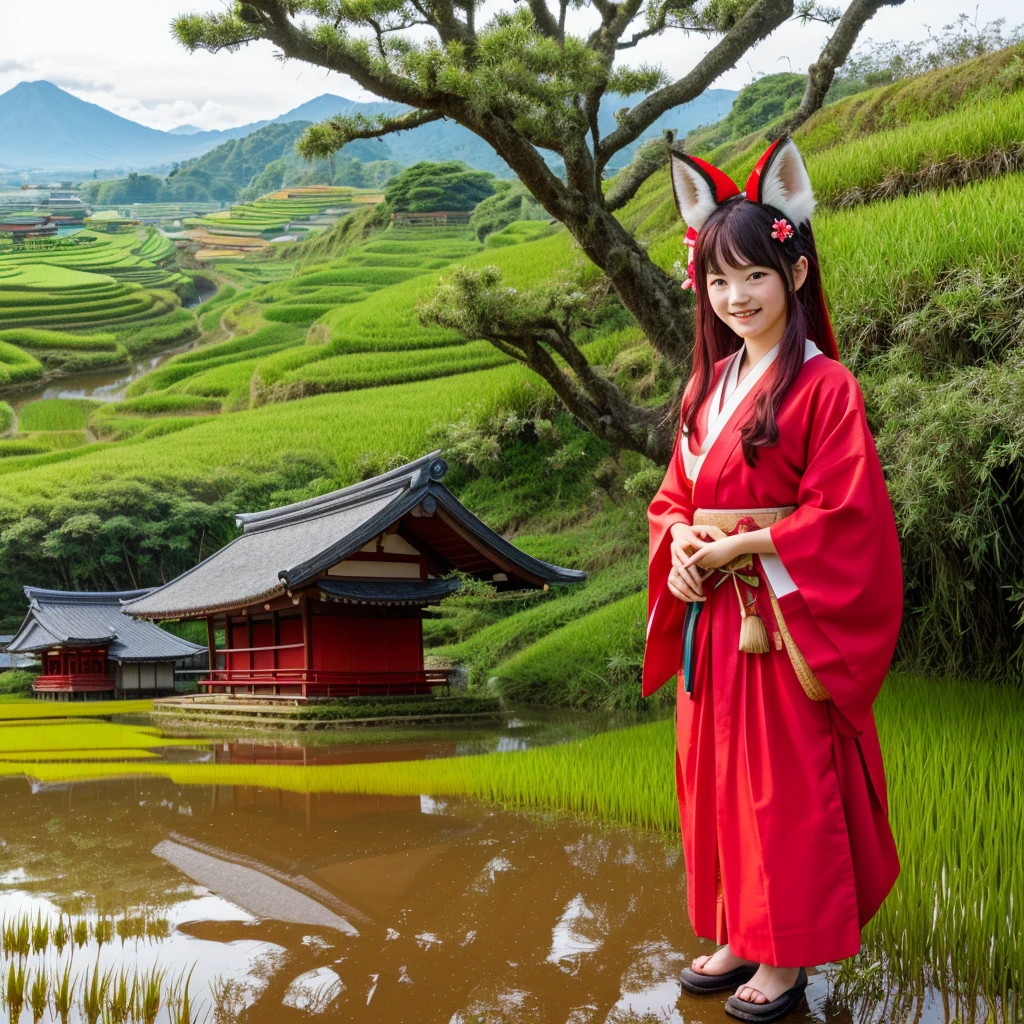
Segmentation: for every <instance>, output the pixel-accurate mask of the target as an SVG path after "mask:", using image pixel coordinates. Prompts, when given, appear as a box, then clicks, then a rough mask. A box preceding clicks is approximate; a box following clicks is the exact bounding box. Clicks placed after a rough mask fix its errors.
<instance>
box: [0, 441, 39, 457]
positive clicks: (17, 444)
mask: <svg viewBox="0 0 1024 1024" xmlns="http://www.w3.org/2000/svg"><path fill="white" fill-rule="evenodd" d="M49 450H50V449H49V448H47V446H46V445H45V444H43V443H42V442H41V441H25V440H20V439H19V440H13V441H0V459H6V458H14V457H16V456H20V455H42V454H43V453H44V452H48V451H49Z"/></svg>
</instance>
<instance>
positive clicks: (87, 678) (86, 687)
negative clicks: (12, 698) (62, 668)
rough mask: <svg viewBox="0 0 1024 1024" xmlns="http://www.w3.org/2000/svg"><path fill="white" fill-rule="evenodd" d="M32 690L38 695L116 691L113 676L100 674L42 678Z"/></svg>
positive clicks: (73, 674)
mask: <svg viewBox="0 0 1024 1024" xmlns="http://www.w3.org/2000/svg"><path fill="white" fill-rule="evenodd" d="M32 689H33V690H35V691H36V692H37V693H45V692H47V691H50V690H69V691H70V692H71V693H99V692H101V691H104V690H113V689H114V679H113V676H106V675H102V674H100V673H85V672H82V673H72V674H71V675H66V676H40V677H39V678H38V679H37V680H36V681H35V682H34V683H33V684H32Z"/></svg>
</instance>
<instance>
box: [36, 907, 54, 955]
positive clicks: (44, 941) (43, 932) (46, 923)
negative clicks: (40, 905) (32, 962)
mask: <svg viewBox="0 0 1024 1024" xmlns="http://www.w3.org/2000/svg"><path fill="white" fill-rule="evenodd" d="M49 944H50V920H49V918H47V919H45V920H44V919H43V912H42V911H41V910H40V911H39V912H38V913H37V914H36V919H35V922H34V923H33V925H32V952H33V953H41V952H42V951H43V950H44V949H46V947H47V946H48V945H49Z"/></svg>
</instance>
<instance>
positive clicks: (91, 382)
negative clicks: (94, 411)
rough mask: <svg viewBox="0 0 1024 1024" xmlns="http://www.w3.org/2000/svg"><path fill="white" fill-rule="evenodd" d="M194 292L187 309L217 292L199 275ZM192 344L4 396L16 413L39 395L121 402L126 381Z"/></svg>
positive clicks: (62, 377) (212, 284)
mask: <svg viewBox="0 0 1024 1024" xmlns="http://www.w3.org/2000/svg"><path fill="white" fill-rule="evenodd" d="M196 292H197V298H195V299H193V300H192V301H190V302H185V303H183V305H184V306H185V307H186V308H187V309H195V308H196V307H198V306H200V305H201V304H202V303H204V302H207V301H208V300H210V299H212V298H213V296H214V295H216V294H217V286H216V285H215V284H214V283H213V282H212V281H207V280H206V279H205V278H200V279H198V280H197V281H196ZM195 344H196V342H195V341H190V342H188V344H186V345H179V346H177V347H176V348H171V349H165V350H164V351H162V352H159V353H157V354H155V355H151V356H146V357H145V358H142V359H137V360H135V362H134V363H133V364H132V366H131V367H128V368H126V367H124V366H119V367H111V368H108V369H105V370H91V371H88V372H86V373H71V374H64V375H62V376H60V377H57V378H54V379H51V380H49V381H47V382H45V383H43V384H37V385H34V386H32V387H29V388H24V389H18V390H17V391H13V392H11V393H10V394H9V395H8V396H7V400H8V401H9V402H10V404H11V405H12V406H13V407H14V411H15V414H17V412H18V410H19V409H21V408H22V406H25V405H28V403H29V402H35V401H38V400H39V399H41V398H91V399H92V400H93V401H97V402H120V401H121V400H122V399H123V398H124V396H125V391H126V389H127V388H128V385H129V384H131V383H133V382H134V381H136V380H138V379H139V378H140V377H144V376H145V375H146V374H147V373H149V372H151V371H152V370H155V369H156V368H157V367H158V366H160V365H161V364H163V363H165V362H166V361H167V360H168V359H170V358H171V357H172V356H175V355H178V354H179V353H180V352H186V351H188V350H189V349H190V348H193V347H194V346H195ZM0 397H4V396H3V395H0Z"/></svg>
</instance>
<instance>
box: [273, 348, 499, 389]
mask: <svg viewBox="0 0 1024 1024" xmlns="http://www.w3.org/2000/svg"><path fill="white" fill-rule="evenodd" d="M508 362H510V359H509V357H508V356H506V355H504V354H503V353H501V352H499V351H498V350H497V349H496V348H495V347H494V346H493V345H491V344H490V343H489V342H484V341H481V342H471V343H469V344H466V345H450V346H446V347H442V348H436V349H430V348H428V349H418V350H416V351H411V352H370V353H362V354H359V355H343V356H335V357H333V358H327V359H321V360H318V361H316V362H313V363H306V364H305V365H303V366H302V367H300V368H298V369H296V370H292V371H291V372H290V373H286V374H284V375H283V376H282V377H281V378H280V387H281V388H282V389H283V390H284V392H285V393H286V394H287V393H288V391H289V388H290V386H291V385H301V388H296V389H295V390H298V391H299V392H300V393H301V394H304V395H315V394H323V393H325V392H331V391H349V390H352V389H354V388H365V387H379V386H381V385H385V384H400V383H404V382H405V381H414V380H430V379H433V378H435V377H447V376H450V375H452V374H459V373H468V372H472V371H473V370H481V369H487V368H488V367H491V366H501V365H503V364H506V363H508ZM257 369H258V368H257Z"/></svg>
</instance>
